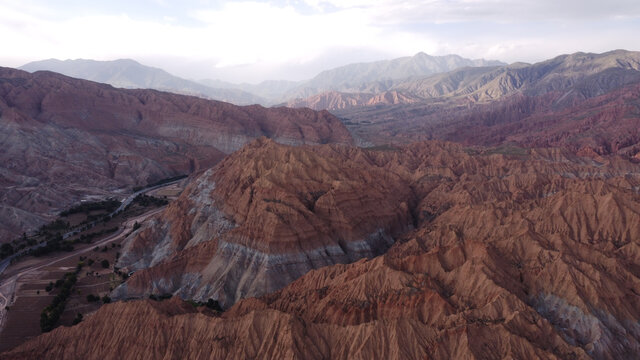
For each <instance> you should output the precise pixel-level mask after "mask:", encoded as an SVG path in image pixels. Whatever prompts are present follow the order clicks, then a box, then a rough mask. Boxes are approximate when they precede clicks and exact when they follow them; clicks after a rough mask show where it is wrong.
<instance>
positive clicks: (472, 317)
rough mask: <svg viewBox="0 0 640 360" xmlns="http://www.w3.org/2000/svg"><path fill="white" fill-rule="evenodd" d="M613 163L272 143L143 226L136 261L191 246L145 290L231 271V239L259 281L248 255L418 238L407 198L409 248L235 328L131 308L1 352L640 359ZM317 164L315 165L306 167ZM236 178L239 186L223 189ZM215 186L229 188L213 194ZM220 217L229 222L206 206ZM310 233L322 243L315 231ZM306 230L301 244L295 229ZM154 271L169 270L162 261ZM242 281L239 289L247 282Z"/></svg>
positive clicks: (619, 165)
mask: <svg viewBox="0 0 640 360" xmlns="http://www.w3.org/2000/svg"><path fill="white" fill-rule="evenodd" d="M276 153H277V154H278V156H275V157H272V156H270V155H269V154H276ZM250 155H251V156H250ZM240 156H243V157H245V159H247V158H251V159H254V160H253V162H249V163H247V164H246V166H245V167H244V168H242V169H239V168H238V167H236V166H233V165H235V164H234V161H239V160H240ZM329 159H331V161H329ZM338 159H341V161H342V163H338V162H337V161H338ZM601 160H603V162H597V161H595V160H593V159H592V158H590V157H579V156H576V155H574V154H573V153H571V152H568V151H566V150H558V149H533V150H529V151H526V152H524V153H516V154H514V153H509V154H496V153H495V152H494V151H493V150H491V149H468V148H466V149H465V148H463V147H462V146H458V145H452V144H447V143H437V142H428V143H419V144H415V145H412V146H408V147H405V148H402V149H395V150H394V149H386V150H385V151H363V150H358V149H350V148H347V147H336V146H322V147H315V148H308V147H304V148H297V149H290V148H287V147H283V146H280V145H277V144H274V143H272V142H270V141H265V140H259V141H257V142H255V143H252V144H251V145H249V146H247V147H246V148H245V149H243V150H242V151H241V152H239V153H238V154H236V155H233V156H231V157H230V158H229V159H228V161H224V162H222V163H220V164H219V165H218V166H217V167H216V168H215V171H212V173H210V174H205V175H203V177H202V178H200V179H199V180H198V181H196V182H194V183H193V184H192V185H191V188H190V189H189V191H187V192H186V193H185V195H184V196H183V197H182V198H181V199H180V200H179V201H178V202H176V203H174V204H173V205H172V206H171V207H170V208H168V209H167V212H166V213H165V215H164V219H165V220H162V219H161V218H160V219H158V221H159V222H160V223H159V225H160V224H165V225H166V226H167V227H163V226H156V227H153V228H146V229H141V230H139V233H138V234H137V236H136V237H135V238H134V239H133V240H131V241H130V243H129V245H128V246H129V249H130V250H129V251H133V250H132V249H133V248H134V247H135V246H134V245H135V244H138V247H135V248H136V249H138V250H137V251H138V253H139V254H146V252H145V250H144V248H145V247H147V246H153V245H154V244H159V243H158V242H157V241H156V240H154V239H156V238H155V237H154V236H152V235H153V234H154V231H163V232H164V233H166V234H172V233H173V235H169V240H167V244H168V245H167V246H168V248H170V249H176V250H169V251H167V253H173V254H174V255H172V256H170V257H169V258H168V261H161V262H160V263H159V265H156V266H154V267H151V268H150V269H148V270H143V271H139V272H138V273H136V275H134V277H133V278H131V280H130V282H131V281H138V285H136V286H141V285H142V284H143V281H141V280H143V278H142V275H144V276H145V279H144V282H146V281H155V280H154V279H159V278H158V277H156V276H159V275H160V274H162V273H164V274H165V275H164V276H165V277H166V276H167V274H171V272H170V271H182V269H204V270H200V271H202V273H203V274H205V273H206V271H207V269H208V267H212V266H215V264H213V263H208V260H209V259H211V257H210V256H209V255H206V254H207V253H209V254H215V256H218V259H219V260H221V261H223V262H224V261H227V263H228V261H229V260H228V259H229V258H228V259H227V260H225V259H224V257H223V256H221V255H220V254H227V252H226V251H228V250H226V249H228V248H227V246H228V245H221V244H223V241H225V242H226V243H233V249H242V251H237V250H236V252H235V253H233V259H242V260H240V261H242V264H243V265H245V267H246V269H245V270H246V271H245V274H248V276H247V277H250V276H251V277H253V276H256V274H260V273H259V272H258V273H256V272H254V270H252V269H253V266H254V265H255V264H256V263H255V262H248V261H247V260H245V259H248V258H251V259H256V258H257V256H256V255H254V254H255V253H253V254H250V253H249V252H246V251H245V250H244V249H249V248H254V249H259V251H261V253H262V254H266V253H269V251H272V249H273V250H275V249H278V251H279V254H282V253H284V252H285V251H287V253H288V254H292V253H296V252H297V253H298V254H302V253H304V252H303V251H300V250H301V249H306V248H307V249H308V248H311V249H317V248H319V247H321V246H325V247H326V245H327V244H326V243H324V242H323V241H324V240H323V237H322V236H323V234H325V233H329V232H331V231H335V233H334V234H338V233H340V234H351V235H342V236H343V239H344V240H345V243H347V244H350V243H353V240H354V239H360V238H361V235H362V234H366V233H367V232H368V227H367V226H368V225H367V224H368V223H369V222H370V221H372V220H369V219H374V218H376V216H377V215H376V214H384V215H381V216H380V217H379V218H378V220H375V221H376V222H381V223H385V224H387V225H386V226H389V228H390V229H392V228H393V226H394V225H393V224H403V221H395V220H391V219H401V220H404V218H403V217H402V216H403V214H404V210H402V206H401V205H398V206H396V207H392V205H393V201H399V200H400V199H402V198H403V197H405V196H406V197H408V198H410V199H411V198H413V199H414V201H407V202H406V203H407V206H408V212H409V213H410V214H411V215H410V216H411V217H413V224H414V227H413V229H411V228H409V229H406V231H405V232H404V233H403V234H402V235H399V236H396V242H395V243H394V244H393V245H392V246H391V248H390V249H389V250H388V251H387V252H386V253H385V254H384V255H380V256H378V257H375V258H372V259H361V260H359V261H355V262H352V263H350V264H336V265H330V266H325V267H322V268H319V269H316V270H311V271H309V272H307V273H306V274H305V275H304V276H302V277H300V278H299V279H297V280H296V281H294V282H292V283H291V284H289V285H287V286H285V287H284V288H282V289H280V290H278V291H275V292H272V293H269V294H266V295H264V296H261V297H258V298H248V299H243V300H240V301H238V302H237V303H236V304H235V305H233V306H232V307H231V308H230V309H228V310H227V311H226V312H225V313H223V314H222V315H216V314H212V313H209V312H207V311H205V310H196V309H194V308H193V307H191V305H188V304H187V303H184V302H181V301H180V300H178V299H176V298H174V299H172V300H170V301H167V302H163V303H157V302H150V301H130V302H120V303H116V304H112V305H107V306H104V307H103V308H101V309H100V310H99V311H98V312H97V313H96V314H94V315H92V316H89V317H87V319H86V320H85V321H83V322H82V323H80V324H79V325H76V326H74V327H71V328H66V327H61V328H58V329H56V330H54V331H52V332H51V333H48V334H45V335H43V336H40V337H38V338H36V339H33V340H31V341H28V342H27V343H25V344H23V345H21V346H20V347H18V348H16V349H14V350H13V351H12V352H9V353H5V354H3V355H2V356H3V358H7V359H28V358H43V357H46V358H52V359H64V358H72V357H74V358H75V357H83V358H88V359H103V358H107V359H109V358H114V359H115V358H118V359H128V358H139V357H152V358H208V357H214V358H229V359H236V358H237V359H240V358H254V357H260V358H288V359H289V358H295V359H298V358H299V359H303V358H304V359H306V358H312V359H313V358H318V359H322V358H340V359H351V358H363V359H364V358H389V359H405V358H430V359H451V358H456V359H464V358H478V359H497V358H516V359H526V358H541V359H589V358H596V359H628V358H635V357H637V354H638V353H639V352H640V325H639V324H640V301H639V300H640V272H639V271H638V265H637V264H638V262H639V261H640V252H639V251H640V243H639V240H638V239H640V205H639V204H640V194H639V193H638V189H639V185H640V167H639V166H638V165H637V164H634V163H632V162H629V161H626V160H623V159H621V158H618V157H612V156H608V157H603V158H602V159H601ZM245 161H246V160H245ZM304 161H309V162H310V163H313V164H315V166H308V167H302V166H301V162H304ZM336 164H345V165H344V168H349V169H352V170H351V171H350V172H348V173H346V172H345V173H344V174H343V171H344V170H342V171H337V170H336V169H343V165H336ZM350 166H352V167H350ZM287 167H289V168H290V169H291V170H288V168H287ZM294 168H295V169H298V170H295V171H293V169H294ZM300 169H307V170H306V171H305V172H303V171H302V170H300ZM365 169H367V171H369V172H370V174H371V175H366V174H365ZM376 169H378V170H376ZM230 173H233V174H235V175H236V176H237V179H238V181H237V182H235V183H233V184H229V183H227V182H224V181H223V179H224V178H225V177H226V176H229V174H230ZM302 173H305V174H306V176H302V175H301V174H302ZM294 174H297V175H294ZM328 174H332V175H331V176H328ZM372 175H375V176H372ZM327 176H328V177H327ZM208 178H209V179H211V180H214V181H204V180H205V179H208ZM249 178H251V179H252V180H251V181H248V179H249ZM336 178H340V180H336ZM370 179H375V180H376V181H375V182H373V183H372V182H370ZM338 181H339V182H341V183H342V184H345V183H350V184H351V185H350V186H352V187H354V188H355V189H359V190H360V191H364V189H365V188H369V187H371V188H372V189H371V190H368V191H370V192H371V194H376V193H378V194H381V195H384V199H382V200H376V201H378V203H377V205H375V206H374V205H371V204H370V203H369V204H367V203H366V202H365V203H363V206H349V207H347V205H346V204H348V203H350V202H352V201H353V200H347V199H344V200H339V199H341V198H342V196H341V195H340V191H338V190H339V189H340V187H338V186H337V184H338V183H337V182H338ZM214 182H215V184H216V185H215V187H213V186H212V185H211V184H212V183H214ZM316 182H317V183H316ZM327 183H330V184H332V185H331V186H333V187H332V188H323V189H326V190H327V193H325V194H323V195H322V196H320V197H319V198H318V199H316V200H315V205H314V207H313V209H314V210H313V211H311V210H310V209H309V207H308V204H310V203H305V201H304V200H303V199H305V196H304V195H305V192H303V191H300V190H297V189H304V190H305V191H306V190H309V189H317V188H318V187H321V186H326V185H324V184H327ZM321 184H322V185H321ZM358 184H367V185H366V186H361V185H358ZM294 185H295V186H294ZM285 186H286V187H285ZM341 186H344V185H341ZM403 187H406V188H409V189H411V190H410V192H407V190H404V192H403V190H402V188H403ZM287 189H296V190H287ZM203 194H206V196H203V197H202V198H201V199H208V200H210V202H208V203H207V205H200V206H196V207H193V212H192V213H191V214H190V215H188V216H185V215H184V211H183V210H181V207H182V209H186V210H187V213H188V212H189V211H192V210H191V209H192V207H191V206H186V207H185V205H184V204H188V203H191V202H193V201H196V200H200V199H199V198H198V196H201V195H203ZM222 194H229V196H228V198H226V197H224V196H222ZM252 194H253V195H252ZM267 194H269V195H267ZM356 194H358V192H356ZM252 196H253V197H252ZM369 196H371V198H374V199H377V198H375V195H359V197H360V198H361V199H362V200H359V201H358V202H360V201H366V199H368V198H369ZM324 197H326V198H324ZM265 198H266V199H280V200H281V202H277V201H267V202H265V201H264V200H262V199H265ZM227 199H234V200H227ZM250 199H252V200H251V201H249V200H250ZM393 199H395V200H393ZM392 200H393V201H392ZM325 201H335V203H334V205H333V207H332V211H331V213H328V212H324V210H322V209H325V208H324V204H325ZM213 205H215V206H216V208H217V209H218V210H212V209H211V208H209V210H205V209H206V208H207V206H213ZM267 208H270V209H271V210H267ZM304 209H306V210H307V211H309V212H310V213H309V212H306V211H305V210H304ZM334 209H335V213H336V214H342V215H339V216H338V215H335V214H334ZM347 209H349V211H346V210H347ZM258 210H259V213H258V212H254V211H258ZM220 212H222V214H220ZM302 213H304V214H306V217H305V216H303V215H302ZM180 214H182V215H180ZM272 214H273V215H272ZM349 214H350V215H349ZM365 214H366V215H365ZM256 216H257V217H258V218H256ZM341 218H343V219H345V220H347V219H348V221H344V222H342V221H339V219H341ZM181 219H185V220H181ZM198 219H201V220H198ZM303 219H304V220H303ZM385 219H386V222H384V221H385ZM287 223H289V224H296V226H295V227H294V226H293V225H292V226H291V227H290V228H289V227H288V226H286V224H287ZM307 223H308V224H313V225H315V226H319V227H321V229H322V231H317V232H316V234H318V235H315V236H309V235H306V231H305V229H306V228H307V227H306V226H307V225H305V224H307ZM207 224H212V225H215V226H210V229H211V230H210V231H211V234H214V235H213V236H211V237H212V238H213V239H211V240H206V238H207V237H204V236H201V235H200V234H202V233H201V232H199V231H203V229H205V228H207V226H209V225H207ZM253 224H256V225H255V226H256V227H257V226H260V227H261V228H260V229H261V231H260V232H257V228H256V227H254V225H253ZM258 224H259V225H258ZM276 224H278V225H276ZM298 224H299V226H298ZM192 227H193V228H192ZM298 228H299V229H300V231H299V232H298V233H297V236H296V237H295V240H293V238H292V237H291V235H290V231H293V229H298ZM158 229H159V230H158ZM181 229H182V230H181ZM347 229H349V231H347ZM187 231H189V232H187ZM184 233H187V234H188V235H187V236H182V237H181V236H179V235H180V234H184ZM143 234H147V235H145V236H143ZM217 234H220V235H217ZM257 234H262V237H261V238H259V237H258V235H257ZM270 234H273V235H274V236H273V237H269V235H270ZM275 234H278V236H275ZM216 238H217V239H218V240H215V239H216ZM302 239H304V241H303V240H302ZM192 241H193V243H190V242H192ZM196 242H197V244H196ZM307 243H308V245H306V244H307ZM296 246H297V248H296ZM305 246H307V247H305ZM179 247H182V248H183V250H177V248H179ZM345 248H347V249H348V247H347V246H345ZM216 249H225V250H224V251H221V252H217V250H216ZM231 251H233V250H231ZM272 253H275V251H272ZM345 253H347V251H345ZM203 254H205V255H203ZM329 254H331V253H329ZM329 254H327V255H329ZM279 256H280V255H279ZM139 258H140V259H143V258H144V256H142V257H139ZM310 258H311V257H310ZM327 258H328V257H327ZM132 259H133V258H132ZM147 259H149V260H144V261H150V262H153V256H149V257H147ZM270 259H272V258H270ZM277 259H282V257H278V258H277ZM281 265H282V263H278V266H281ZM172 267H173V268H172ZM276 268H277V269H278V270H282V269H283V267H275V266H274V267H273V268H272V269H276ZM161 269H162V270H161ZM154 271H157V272H154ZM138 274H140V276H141V277H138ZM229 274H231V272H229ZM271 274H272V275H274V276H275V272H272V273H271ZM258 276H259V275H258ZM283 276H287V275H283ZM235 277H236V279H235V280H234V281H238V283H242V281H247V279H246V278H244V277H243V276H242V275H237V273H236V275H235ZM136 279H138V280H136ZM147 284H148V283H147ZM128 286H132V285H131V283H129V285H128ZM147 286H148V285H147ZM69 349H73V352H70V351H69Z"/></svg>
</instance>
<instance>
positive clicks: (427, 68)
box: [201, 52, 506, 104]
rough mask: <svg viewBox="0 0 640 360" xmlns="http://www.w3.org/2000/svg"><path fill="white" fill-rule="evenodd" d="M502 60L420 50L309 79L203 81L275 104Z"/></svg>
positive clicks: (384, 86) (375, 88)
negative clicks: (246, 81)
mask: <svg viewBox="0 0 640 360" xmlns="http://www.w3.org/2000/svg"><path fill="white" fill-rule="evenodd" d="M503 65H506V64H505V63H503V62H501V61H496V60H484V59H476V60H471V59H465V58H463V57H461V56H458V55H445V56H431V55H427V54H425V53H423V52H420V53H418V54H416V55H414V56H406V57H401V58H397V59H392V60H383V61H375V62H368V63H357V64H349V65H345V66H341V67H337V68H335V69H331V70H326V71H323V72H321V73H320V74H318V75H317V76H315V77H314V78H312V79H310V80H306V81H299V82H293V81H264V82H262V83H260V84H257V85H251V84H241V85H236V84H231V83H227V82H223V81H219V80H202V81H201V82H202V83H203V84H205V85H208V86H212V87H218V88H233V89H238V90H243V91H246V92H250V93H253V94H256V95H258V96H261V97H263V98H265V99H268V100H269V101H270V102H271V103H272V104H275V103H280V102H286V101H290V100H293V99H300V98H306V97H309V96H314V95H318V94H321V93H324V92H327V91H337V92H349V93H369V94H373V93H379V92H381V91H385V90H388V89H390V88H391V87H392V86H393V85H394V84H395V83H396V82H397V81H398V80H407V79H413V78H416V77H423V76H427V75H433V74H437V73H442V72H448V71H451V70H455V69H459V68H463V67H485V66H503Z"/></svg>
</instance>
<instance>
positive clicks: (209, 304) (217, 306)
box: [188, 299, 224, 312]
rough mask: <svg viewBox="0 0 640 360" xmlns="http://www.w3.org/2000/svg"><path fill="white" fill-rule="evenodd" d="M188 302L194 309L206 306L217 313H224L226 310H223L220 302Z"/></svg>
mask: <svg viewBox="0 0 640 360" xmlns="http://www.w3.org/2000/svg"><path fill="white" fill-rule="evenodd" d="M188 302H189V303H190V304H191V305H193V306H194V307H199V306H206V307H208V308H209V309H211V310H215V311H217V312H224V310H223V309H222V306H220V303H219V302H218V300H213V299H209V300H207V302H201V301H195V300H189V301H188Z"/></svg>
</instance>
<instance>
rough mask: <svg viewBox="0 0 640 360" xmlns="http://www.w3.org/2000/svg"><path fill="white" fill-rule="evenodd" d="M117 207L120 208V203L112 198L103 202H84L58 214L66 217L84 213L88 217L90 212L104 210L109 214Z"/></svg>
mask: <svg viewBox="0 0 640 360" xmlns="http://www.w3.org/2000/svg"><path fill="white" fill-rule="evenodd" d="M118 206H120V201H118V200H116V199H113V198H110V199H107V200H103V201H92V202H85V203H82V204H80V205H76V206H74V207H71V208H69V209H67V210H64V211H62V212H61V213H60V216H62V217H67V216H69V215H73V214H79V213H85V214H87V215H88V214H89V213H90V212H91V211H97V210H104V211H106V212H108V213H110V212H112V211H114V210H115V209H117V208H118Z"/></svg>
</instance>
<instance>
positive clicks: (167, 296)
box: [149, 293, 173, 301]
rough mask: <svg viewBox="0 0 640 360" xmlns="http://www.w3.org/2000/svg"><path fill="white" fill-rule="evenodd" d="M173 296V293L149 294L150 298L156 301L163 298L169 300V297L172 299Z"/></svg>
mask: <svg viewBox="0 0 640 360" xmlns="http://www.w3.org/2000/svg"><path fill="white" fill-rule="evenodd" d="M172 297H173V294H168V293H166V294H162V295H155V294H150V295H149V299H151V300H154V301H162V300H167V299H171V298H172Z"/></svg>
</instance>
